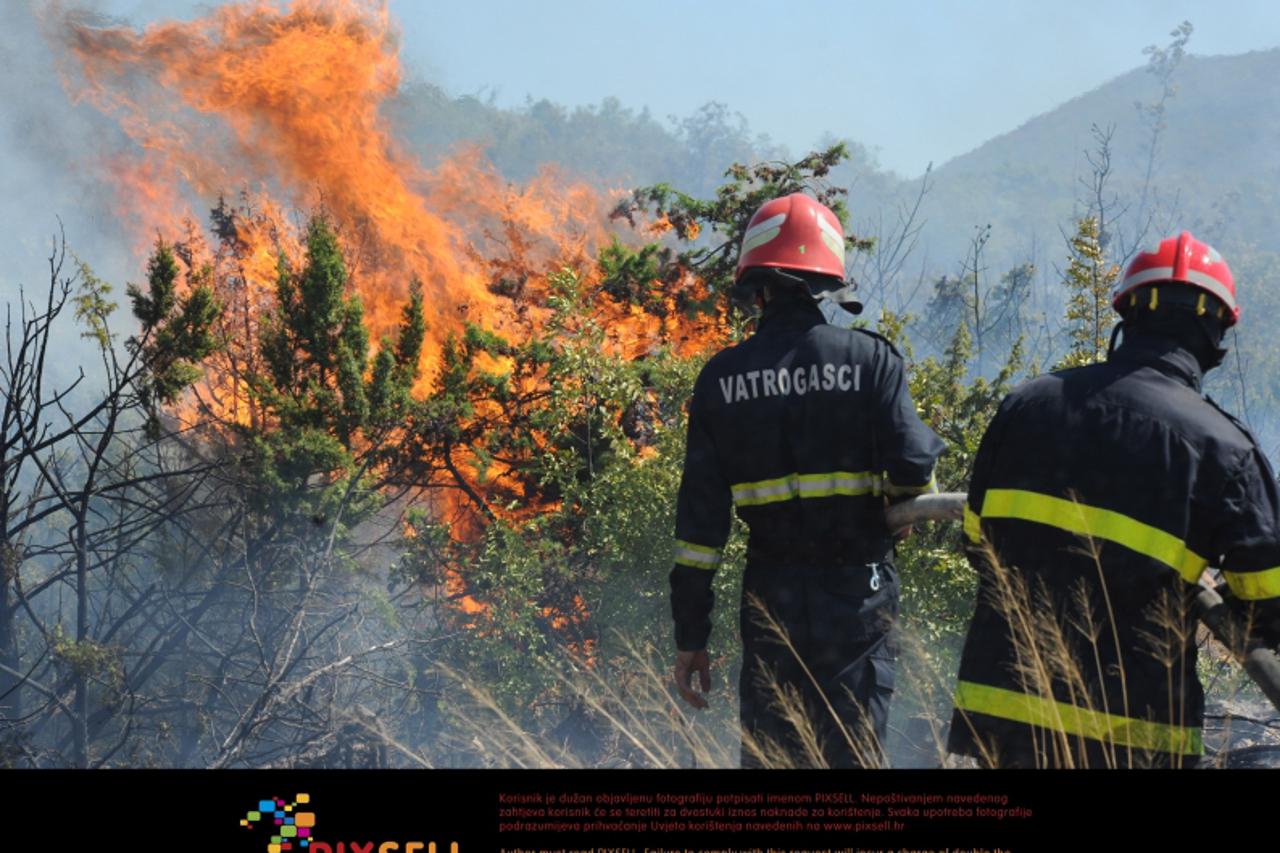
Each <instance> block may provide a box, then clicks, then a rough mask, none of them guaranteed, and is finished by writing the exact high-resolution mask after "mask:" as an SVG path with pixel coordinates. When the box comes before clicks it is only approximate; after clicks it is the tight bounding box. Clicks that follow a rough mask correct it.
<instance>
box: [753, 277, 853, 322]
mask: <svg viewBox="0 0 1280 853" xmlns="http://www.w3.org/2000/svg"><path fill="white" fill-rule="evenodd" d="M773 274H774V275H775V276H777V277H778V278H781V279H784V280H786V281H787V282H788V283H791V284H794V285H795V286H796V287H799V288H803V289H804V292H806V293H808V294H809V296H810V297H811V298H812V299H813V301H814V302H820V301H822V300H823V299H826V300H829V301H831V302H834V303H835V304H836V305H839V306H840V307H841V308H843V309H844V310H845V311H848V312H849V313H850V314H861V313H862V307H863V306H862V303H861V302H859V301H858V300H857V299H855V298H854V296H853V294H854V292H855V291H856V290H857V289H858V284H857V282H854V281H848V282H845V284H844V286H843V287H838V288H834V289H832V290H823V291H821V292H820V293H814V292H813V289H812V288H810V287H809V282H808V280H806V279H805V278H803V277H801V276H798V275H794V274H793V273H789V272H786V271H785V270H781V269H775V270H774V271H773Z"/></svg>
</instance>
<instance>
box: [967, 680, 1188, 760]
mask: <svg viewBox="0 0 1280 853" xmlns="http://www.w3.org/2000/svg"><path fill="white" fill-rule="evenodd" d="M956 707H957V708H959V709H961V710H963V711H972V712H974V713H978V714H987V715H989V716H992V717H1000V718H1001V719H1004V720H1013V721H1014V722H1018V723H1025V724H1026V725H1028V726H1035V727H1036V728H1041V729H1049V730H1051V731H1055V732H1062V733H1064V734H1068V735H1075V736H1078V737H1086V738H1089V739H1090V740H1097V741H1102V742H1104V743H1109V744H1115V745H1117V746H1127V747H1129V748H1131V749H1145V750H1150V751H1153V752H1171V753H1178V754H1182V755H1199V754H1201V753H1202V752H1204V742H1203V740H1202V739H1201V736H1200V729H1199V728H1198V727H1194V726H1175V725H1170V724H1168V723H1156V722H1152V721H1150V720H1135V719H1132V718H1130V717H1121V716H1118V715H1116V714H1105V713H1103V712H1101V711H1095V710H1092V709H1089V708H1079V707H1077V706H1075V705H1069V704H1067V703H1066V702H1059V701H1057V700H1055V699H1052V698H1049V697H1045V696H1032V695H1029V694H1027V693H1019V692H1017V691H1016V690H1006V689H1005V688H1003V687H992V686H991V685H988V684H977V683H975V682H972V681H960V682H957V683H956Z"/></svg>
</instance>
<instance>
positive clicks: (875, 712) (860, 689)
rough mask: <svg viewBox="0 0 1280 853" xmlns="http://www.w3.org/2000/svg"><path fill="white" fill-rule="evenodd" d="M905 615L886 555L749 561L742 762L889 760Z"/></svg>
mask: <svg viewBox="0 0 1280 853" xmlns="http://www.w3.org/2000/svg"><path fill="white" fill-rule="evenodd" d="M756 597H758V599H759V601H760V602H762V603H763V604H764V605H765V607H766V608H767V612H768V614H769V617H768V618H769V619H770V620H771V621H772V623H773V624H769V622H768V621H765V620H764V619H762V616H761V611H760V609H759V608H758V607H757V606H755V605H753V599H755V598H756ZM897 615H898V577H897V573H896V572H895V571H894V569H893V567H892V565H891V564H889V563H887V562H885V563H878V564H871V565H868V566H853V567H848V568H792V569H778V568H772V567H770V568H763V567H759V568H757V567H753V566H752V565H751V564H750V562H749V563H748V566H747V570H746V573H745V575H744V576H743V598H742V609H741V612H740V614H739V618H740V626H741V630H742V644H743V657H742V661H743V663H742V674H741V678H740V679H739V684H738V692H739V700H740V708H741V715H742V728H743V731H742V752H741V760H742V766H743V767H762V766H763V767H770V766H772V767H779V766H792V767H822V766H827V767H877V766H882V765H883V764H884V763H885V762H884V756H883V752H882V747H881V745H882V744H883V742H884V737H885V733H886V729H887V727H888V720H889V699H890V697H891V696H892V694H893V676H894V668H895V665H896V657H897V655H896V648H895V646H894V643H893V640H892V637H891V629H892V627H893V623H894V621H895V620H896V618H897ZM780 633H784V634H785V640H784V638H783V637H782V636H780ZM801 709H802V710H801ZM798 712H799V713H798ZM752 742H754V743H755V744H756V745H757V746H758V747H759V749H762V750H763V751H764V753H765V754H764V756H763V757H762V756H760V755H759V754H758V751H757V749H754V748H753V747H752V746H751V743H752Z"/></svg>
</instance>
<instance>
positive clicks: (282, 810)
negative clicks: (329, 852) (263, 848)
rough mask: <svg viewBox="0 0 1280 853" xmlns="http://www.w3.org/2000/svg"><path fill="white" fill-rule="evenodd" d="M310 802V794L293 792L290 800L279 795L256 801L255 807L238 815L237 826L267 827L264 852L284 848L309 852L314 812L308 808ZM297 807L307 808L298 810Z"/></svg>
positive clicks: (280, 850)
mask: <svg viewBox="0 0 1280 853" xmlns="http://www.w3.org/2000/svg"><path fill="white" fill-rule="evenodd" d="M310 803H311V795H310V794H296V795H294V798H293V799H292V800H290V801H289V802H285V801H284V800H282V799H280V798H279V797H272V798H270V799H267V800H259V801H258V807H257V808H256V809H254V810H252V811H250V812H249V813H248V814H246V815H245V816H244V817H242V818H240V825H241V826H243V827H245V828H246V829H254V828H255V827H257V826H262V827H266V828H267V831H268V832H270V835H269V836H268V838H269V840H268V841H267V853H283V851H285V850H299V851H302V850H305V851H307V853H312V851H313V848H312V847H311V843H312V842H311V830H312V829H313V828H314V827H315V825H316V813H315V812H313V811H311V805H310ZM299 806H302V807H303V808H305V809H307V810H306V811H300V810H299V808H298V807H299Z"/></svg>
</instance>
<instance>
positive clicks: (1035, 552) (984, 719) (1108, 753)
mask: <svg viewBox="0 0 1280 853" xmlns="http://www.w3.org/2000/svg"><path fill="white" fill-rule="evenodd" d="M1113 305H1114V306H1115V308H1116V310H1117V311H1118V312H1119V313H1120V314H1121V316H1122V320H1121V324H1120V326H1121V329H1118V331H1122V338H1121V341H1122V342H1121V345H1120V346H1119V347H1114V343H1115V336H1113V338H1112V343H1113V348H1112V351H1111V352H1110V355H1109V357H1108V359H1107V361H1106V362H1104V363H1100V364H1093V365H1089V366H1085V367H1078V368H1074V369H1069V370H1062V371H1058V372H1056V373H1052V374H1049V375H1046V376H1041V377H1039V378H1037V379H1033V380H1031V381H1029V382H1027V383H1025V384H1023V385H1022V386H1020V387H1019V388H1017V389H1015V390H1014V391H1013V392H1012V393H1011V394H1010V395H1009V396H1008V397H1007V398H1006V399H1005V400H1004V401H1003V403H1002V404H1001V405H1000V408H999V411H998V412H997V414H996V415H995V418H994V419H993V420H992V422H991V425H990V427H989V428H988V429H987V432H986V434H985V435H984V436H983V439H982V443H981V445H980V447H979V450H978V453H977V455H976V457H975V460H974V466H973V477H972V480H971V482H970V486H969V499H968V504H967V507H966V511H965V535H966V539H967V542H966V547H967V551H968V554H969V558H970V562H971V563H972V564H973V565H974V567H975V568H976V569H977V571H978V575H979V587H980V589H979V596H978V601H977V605H976V609H975V611H974V615H973V620H972V623H971V624H970V626H969V633H968V636H967V638H966V640H965V645H964V651H963V655H962V659H961V662H960V672H959V679H958V684H957V687H956V695H955V710H954V712H953V715H952V721H951V729H950V735H949V748H950V750H951V751H952V752H955V753H960V754H964V755H969V756H973V757H975V758H977V759H978V760H979V762H980V763H982V764H984V765H987V766H997V767H1137V766H1162V767H1171V766H1172V767H1187V766H1194V765H1195V764H1196V763H1197V762H1198V760H1199V759H1198V756H1200V755H1201V753H1202V751H1203V744H1202V741H1201V724H1202V720H1203V716H1204V696H1203V692H1202V689H1201V685H1200V682H1199V680H1198V679H1197V676H1196V630H1195V624H1196V623H1195V614H1194V613H1193V612H1192V610H1191V603H1192V597H1193V595H1194V593H1195V590H1196V584H1197V582H1198V581H1200V579H1201V575H1202V573H1203V572H1204V571H1205V568H1206V567H1220V568H1221V569H1222V573H1223V576H1224V577H1225V580H1226V583H1227V585H1228V587H1229V592H1230V594H1231V595H1232V596H1233V599H1234V606H1235V607H1236V608H1237V609H1238V611H1239V615H1240V616H1241V618H1242V619H1243V620H1244V621H1245V622H1246V623H1247V624H1248V625H1249V627H1250V629H1251V631H1252V635H1251V639H1250V642H1266V643H1270V644H1272V645H1274V644H1275V643H1276V641H1277V640H1278V639H1280V496H1277V490H1276V482H1275V477H1274V476H1273V474H1272V472H1271V467H1270V465H1269V464H1268V463H1267V459H1266V457H1265V456H1264V455H1263V453H1262V451H1261V450H1260V449H1259V448H1258V445H1257V443H1256V442H1255V441H1254V439H1253V437H1252V436H1251V435H1250V434H1249V433H1248V432H1247V431H1246V430H1245V429H1244V428H1243V427H1242V426H1241V425H1240V424H1238V423H1237V422H1236V421H1235V420H1234V419H1232V418H1231V417H1230V416H1228V415H1227V414H1225V413H1224V412H1222V411H1221V410H1219V409H1218V408H1217V407H1216V405H1214V404H1213V403H1212V402H1211V401H1209V400H1208V399H1206V398H1205V397H1204V396H1203V395H1202V394H1201V390H1200V384H1201V380H1202V377H1203V376H1204V374H1205V372H1206V371H1208V370H1210V369H1212V368H1213V367H1215V366H1217V365H1218V364H1219V363H1220V362H1221V360H1222V358H1223V356H1224V354H1225V352H1226V351H1225V350H1224V349H1222V347H1221V342H1222V338H1223V334H1224V332H1225V330H1226V329H1227V328H1229V327H1230V326H1232V325H1234V324H1235V322H1236V321H1237V319H1238V318H1239V315H1240V309H1239V307H1238V306H1237V304H1236V294H1235V285H1234V282H1233V280H1232V276H1231V271H1230V270H1229V269H1228V267H1227V264H1226V263H1225V262H1224V261H1223V259H1222V257H1221V256H1220V255H1219V254H1218V253H1217V252H1215V251H1214V250H1213V249H1212V248H1210V247H1209V246H1207V245H1205V244H1204V243H1202V242H1200V241H1199V240H1197V239H1195V238H1194V237H1192V236H1191V235H1190V234H1189V233H1187V232H1183V233H1182V234H1181V235H1180V236H1177V237H1171V238H1169V239H1166V240H1164V241H1162V242H1161V243H1160V244H1159V246H1158V248H1156V249H1154V250H1152V251H1148V252H1142V253H1140V254H1139V255H1138V256H1137V257H1136V258H1135V259H1134V260H1133V262H1132V263H1131V264H1130V266H1129V268H1128V270H1127V271H1126V273H1125V276H1124V278H1123V279H1122V281H1121V282H1120V284H1119V286H1118V287H1117V288H1116V291H1115V294H1114V299H1113Z"/></svg>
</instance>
